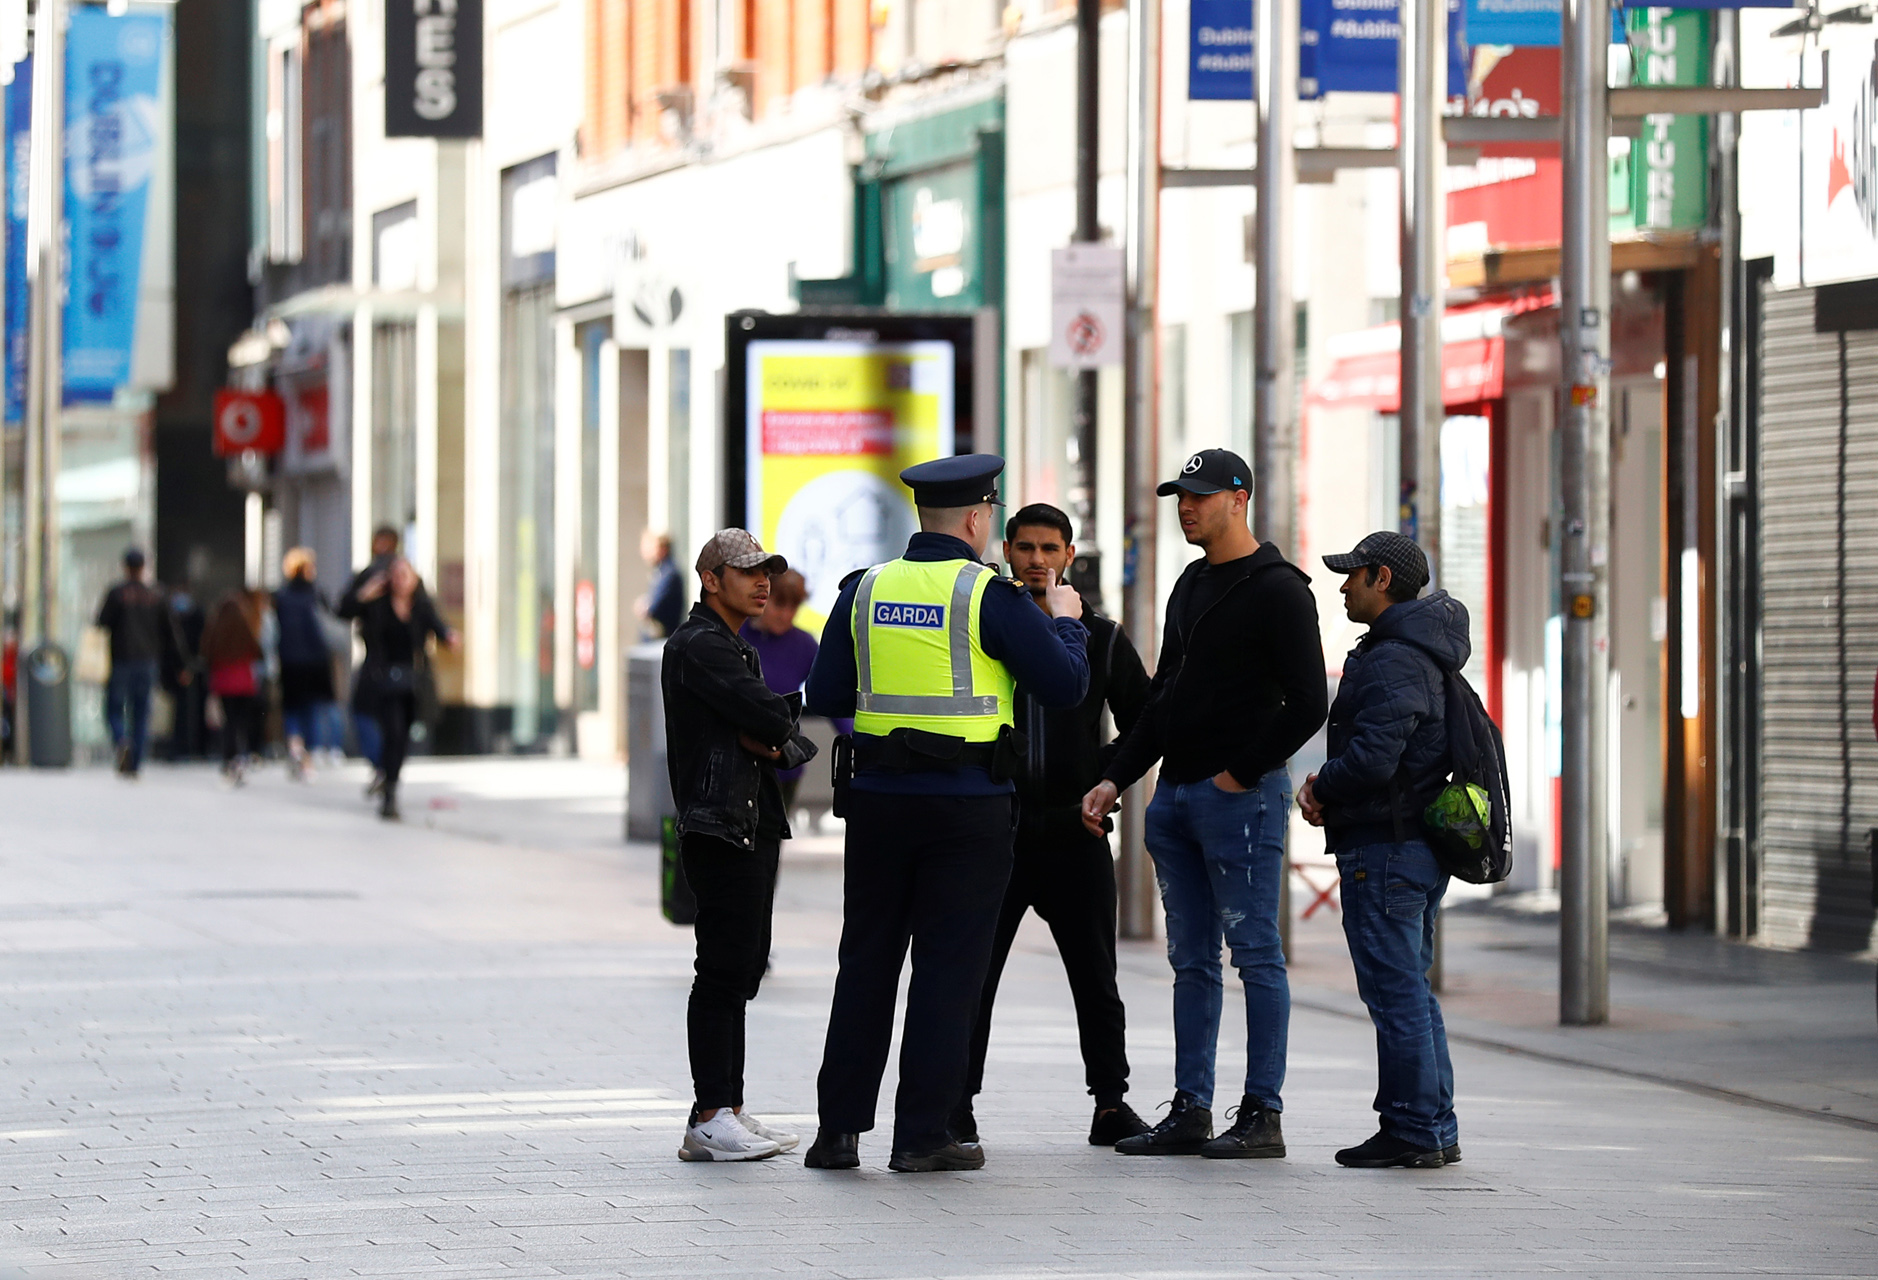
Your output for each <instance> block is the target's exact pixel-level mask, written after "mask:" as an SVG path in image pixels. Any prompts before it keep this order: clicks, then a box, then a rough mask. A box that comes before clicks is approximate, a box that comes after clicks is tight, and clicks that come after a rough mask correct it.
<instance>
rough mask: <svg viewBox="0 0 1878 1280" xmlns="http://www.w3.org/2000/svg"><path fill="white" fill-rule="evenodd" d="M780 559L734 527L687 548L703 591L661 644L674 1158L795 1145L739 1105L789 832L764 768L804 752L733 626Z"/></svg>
mask: <svg viewBox="0 0 1878 1280" xmlns="http://www.w3.org/2000/svg"><path fill="white" fill-rule="evenodd" d="M788 567H789V566H788V563H787V562H786V561H784V559H783V558H782V557H781V556H773V555H770V554H769V553H768V552H766V551H764V550H763V548H762V546H761V545H760V544H759V543H758V542H757V540H756V539H755V538H754V537H752V536H751V535H750V534H749V533H748V532H746V531H745V530H742V529H726V530H724V531H723V532H721V533H718V534H716V535H715V536H713V537H712V538H711V540H710V541H709V542H707V543H705V544H704V549H703V550H702V551H700V552H699V553H698V565H697V568H698V580H699V586H700V588H701V590H702V594H703V597H704V598H703V599H702V600H700V601H699V602H698V603H697V604H695V605H693V606H692V607H691V616H690V617H689V618H687V619H686V620H685V621H684V622H683V623H682V624H681V625H680V626H679V627H678V629H677V630H676V631H674V632H673V633H672V638H671V639H670V640H669V641H667V642H666V645H665V662H664V666H663V668H662V670H661V672H660V677H659V679H660V687H661V691H662V693H663V695H664V700H665V752H666V765H667V768H668V769H669V770H670V772H671V784H672V798H673V799H674V800H675V801H676V802H677V806H678V838H679V851H680V855H681V857H682V858H683V860H684V868H685V878H686V879H687V880H688V881H689V882H690V884H691V891H692V893H693V894H695V895H696V896H697V900H698V918H697V923H696V926H695V933H696V937H697V947H698V950H697V960H696V977H694V978H693V980H692V983H691V999H690V1002H689V1005H688V1007H687V1009H686V1013H685V1023H686V1030H687V1038H688V1040H689V1047H690V1054H691V1088H692V1103H693V1105H692V1109H691V1116H690V1118H689V1119H688V1120H687V1121H686V1123H685V1136H684V1141H683V1143H682V1145H680V1147H679V1148H678V1158H679V1159H680V1160H762V1159H766V1158H768V1157H769V1156H773V1155H775V1154H776V1153H777V1152H779V1151H787V1150H790V1149H792V1148H793V1147H795V1145H796V1144H797V1142H799V1141H800V1139H799V1138H798V1137H797V1136H796V1135H795V1134H793V1133H782V1132H779V1131H777V1130H774V1129H771V1128H769V1127H768V1126H767V1125H765V1124H764V1123H763V1122H762V1121H761V1120H758V1119H757V1118H756V1117H755V1116H753V1115H751V1114H750V1113H749V1112H747V1111H745V1110H744V1106H743V1066H744V1008H745V1006H746V1005H747V1004H748V1003H749V1002H750V1001H751V1000H752V999H753V998H754V997H755V996H756V993H757V988H758V987H759V986H760V985H761V984H762V981H763V972H764V969H765V968H766V967H767V965H768V964H769V944H770V914H771V910H772V908H773V906H774V903H775V893H776V888H775V886H776V866H777V860H778V855H779V853H780V852H781V849H782V842H783V841H784V840H787V839H788V838H789V814H788V811H787V809H786V808H785V807H784V805H783V799H782V788H781V787H780V786H779V785H778V783H777V781H776V766H777V765H779V764H780V765H782V766H783V767H785V768H793V767H796V766H799V765H803V764H806V763H807V762H808V761H809V760H810V759H811V758H812V757H813V756H814V754H815V746H814V744H813V743H811V742H810V741H809V740H808V739H807V738H805V737H803V736H802V733H801V731H800V728H799V726H798V723H797V722H798V720H799V718H800V716H801V703H800V701H798V700H792V699H790V698H787V697H785V696H783V695H781V694H778V693H775V692H772V691H771V689H770V688H769V686H768V685H766V684H765V683H764V682H763V663H762V659H760V658H759V657H758V656H757V652H756V650H755V649H754V648H752V647H751V646H750V645H749V644H748V643H747V642H746V641H744V640H743V639H741V638H740V637H739V636H738V634H737V633H738V630H739V629H740V628H741V627H742V626H743V625H744V624H745V623H746V622H747V621H748V620H750V619H751V618H755V617H758V616H759V615H761V614H762V612H763V610H764V606H765V605H766V604H767V603H768V601H769V593H770V579H771V575H773V574H779V573H782V572H783V571H784V570H786V569H787V568H788Z"/></svg>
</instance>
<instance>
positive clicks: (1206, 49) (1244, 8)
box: [1187, 0, 1254, 102]
mask: <svg viewBox="0 0 1878 1280" xmlns="http://www.w3.org/2000/svg"><path fill="white" fill-rule="evenodd" d="M1189 16H1190V17H1191V19H1192V21H1191V25H1190V27H1189V30H1188V39H1187V96H1188V97H1189V98H1192V99H1196V100H1199V101H1214V102H1249V101H1251V99H1252V61H1253V51H1254V46H1253V39H1252V0H1191V4H1190V6H1189Z"/></svg>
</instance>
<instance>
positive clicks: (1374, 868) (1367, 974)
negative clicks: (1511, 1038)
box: [1337, 840, 1460, 1151]
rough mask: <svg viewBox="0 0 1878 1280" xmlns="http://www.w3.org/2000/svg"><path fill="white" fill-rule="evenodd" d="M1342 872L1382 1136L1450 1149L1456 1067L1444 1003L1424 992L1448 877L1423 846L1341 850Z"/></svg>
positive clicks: (1455, 1133)
mask: <svg viewBox="0 0 1878 1280" xmlns="http://www.w3.org/2000/svg"><path fill="white" fill-rule="evenodd" d="M1337 872H1338V874H1339V875H1340V876H1341V877H1342V879H1343V883H1342V885H1341V893H1342V896H1343V934H1344V937H1346V938H1348V939H1349V942H1350V963H1351V965H1352V966H1353V967H1354V968H1355V970H1356V990H1357V994H1359V995H1361V996H1362V997H1363V1003H1364V1004H1366V1005H1368V1006H1369V1019H1370V1021H1371V1022H1373V1023H1375V1024H1376V1068H1377V1070H1376V1076H1377V1083H1376V1114H1377V1115H1379V1116H1380V1117H1382V1131H1383V1132H1384V1133H1386V1134H1388V1135H1389V1136H1391V1137H1394V1138H1400V1139H1402V1140H1403V1141H1404V1142H1409V1143H1413V1144H1414V1145H1415V1146H1417V1147H1419V1148H1421V1149H1422V1150H1424V1151H1430V1150H1433V1149H1434V1148H1436V1147H1450V1146H1453V1145H1454V1144H1455V1143H1457V1142H1459V1141H1460V1136H1459V1134H1460V1131H1459V1128H1458V1126H1457V1125H1456V1123H1455V1119H1454V1064H1453V1063H1452V1062H1450V1061H1449V1060H1448V1032H1447V1027H1446V1026H1444V1025H1443V1023H1442V1021H1441V1005H1440V1002H1439V1001H1437V1000H1436V999H1435V994H1434V992H1433V991H1431V990H1430V989H1429V986H1428V966H1429V965H1431V964H1433V963H1434V959H1435V919H1436V917H1437V916H1438V915H1439V914H1440V911H1441V896H1442V895H1443V894H1445V893H1446V892H1447V891H1448V877H1447V875H1446V873H1445V872H1443V871H1442V870H1441V865H1440V864H1439V863H1438V862H1436V861H1435V855H1434V852H1433V850H1431V849H1429V847H1428V845H1427V843H1426V842H1424V841H1421V840H1409V841H1405V842H1403V843H1401V844H1366V845H1362V846H1360V847H1358V848H1355V849H1342V850H1339V851H1338V853H1337Z"/></svg>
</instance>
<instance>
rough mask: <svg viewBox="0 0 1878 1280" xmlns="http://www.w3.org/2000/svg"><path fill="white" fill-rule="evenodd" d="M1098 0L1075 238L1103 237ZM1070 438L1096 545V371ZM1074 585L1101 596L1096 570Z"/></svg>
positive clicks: (1085, 22)
mask: <svg viewBox="0 0 1878 1280" xmlns="http://www.w3.org/2000/svg"><path fill="white" fill-rule="evenodd" d="M1101 24H1102V4H1101V0H1076V235H1075V239H1076V241H1077V243H1079V244H1094V243H1096V242H1097V241H1098V240H1100V239H1101V238H1102V228H1101V225H1100V223H1099V221H1098V219H1097V214H1096V180H1097V177H1098V174H1097V165H1098V163H1099V160H1100V156H1099V154H1098V152H1097V143H1098V141H1099V127H1100V123H1101V115H1100V113H1101V67H1102V31H1101ZM1070 438H1071V439H1072V440H1074V441H1075V444H1076V470H1075V480H1074V483H1073V486H1072V488H1071V490H1070V514H1071V515H1072V516H1074V517H1075V524H1076V533H1077V536H1078V537H1080V538H1082V539H1083V541H1084V542H1086V543H1087V544H1088V545H1089V546H1092V547H1093V546H1095V545H1096V544H1095V519H1096V371H1095V370H1094V369H1084V370H1081V371H1080V372H1078V373H1077V375H1076V408H1075V420H1074V422H1073V423H1072V424H1071V431H1070ZM1090 578H1091V580H1090V581H1088V582H1079V583H1077V585H1078V586H1080V587H1083V588H1084V589H1085V590H1086V591H1089V592H1093V593H1096V594H1097V595H1098V597H1099V594H1100V590H1101V582H1100V578H1099V575H1095V574H1092V575H1090Z"/></svg>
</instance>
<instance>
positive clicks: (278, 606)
mask: <svg viewBox="0 0 1878 1280" xmlns="http://www.w3.org/2000/svg"><path fill="white" fill-rule="evenodd" d="M281 573H282V575H283V576H284V577H285V578H286V581H285V582H283V583H282V584H281V586H280V589H279V590H277V591H275V592H274V615H275V617H276V618H277V619H278V621H279V626H280V710H281V720H282V723H283V727H284V729H285V731H286V735H287V773H288V776H289V777H291V778H295V779H300V780H304V779H306V778H307V777H308V776H309V773H310V770H311V758H312V752H314V751H318V750H319V749H320V748H321V747H326V746H332V745H336V744H333V743H329V742H327V741H326V726H327V724H328V709H329V708H331V707H332V705H333V655H332V650H331V649H329V648H328V647H327V644H326V629H325V627H324V626H323V625H322V615H323V614H324V613H325V612H326V602H325V601H324V600H323V599H322V598H321V597H320V593H319V588H318V587H316V586H315V585H314V580H315V579H316V578H317V577H318V576H319V562H318V560H317V558H316V557H315V556H314V554H313V552H312V550H311V549H310V548H307V547H295V548H293V549H292V550H291V551H289V552H288V553H287V554H286V555H285V556H283V557H281Z"/></svg>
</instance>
